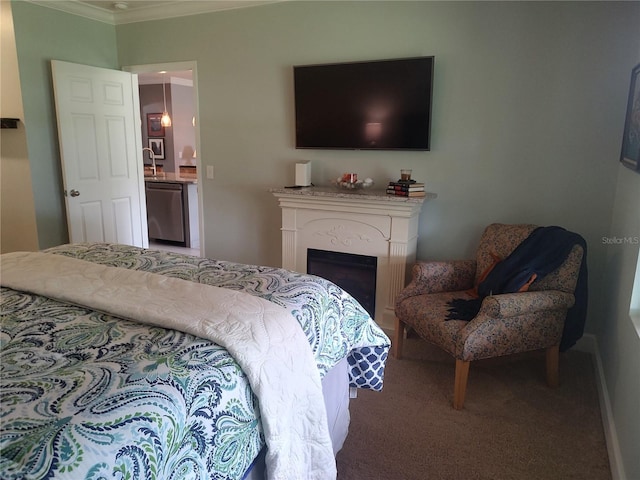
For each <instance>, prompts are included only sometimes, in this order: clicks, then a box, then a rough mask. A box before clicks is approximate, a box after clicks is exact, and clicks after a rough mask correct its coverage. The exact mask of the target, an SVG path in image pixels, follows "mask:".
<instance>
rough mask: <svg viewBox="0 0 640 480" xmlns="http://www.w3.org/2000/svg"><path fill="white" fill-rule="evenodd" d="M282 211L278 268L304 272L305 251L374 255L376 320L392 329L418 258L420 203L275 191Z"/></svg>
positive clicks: (372, 195)
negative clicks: (396, 308) (397, 306)
mask: <svg viewBox="0 0 640 480" xmlns="http://www.w3.org/2000/svg"><path fill="white" fill-rule="evenodd" d="M271 193H273V195H274V196H275V197H277V198H278V200H279V204H280V208H281V209H282V267H283V268H286V269H288V270H294V271H296V272H301V273H306V272H307V249H309V248H316V249H319V250H328V251H333V252H342V253H351V254H357V255H369V256H375V257H377V271H376V318H375V320H376V322H377V323H378V324H379V325H380V326H381V327H383V328H387V329H393V328H394V303H395V298H396V295H397V294H398V292H399V291H400V290H402V288H404V286H405V284H406V282H407V280H408V274H409V273H410V267H411V265H412V264H413V263H414V262H415V259H416V245H417V240H418V223H419V218H420V211H421V209H422V204H423V202H424V201H425V200H427V199H432V198H436V194H433V193H427V194H426V196H425V197H420V198H415V197H413V198H407V197H394V196H392V195H387V194H386V193H385V192H384V191H368V190H359V191H354V192H351V191H341V190H338V189H337V188H321V187H308V188H301V189H288V188H274V189H272V190H271Z"/></svg>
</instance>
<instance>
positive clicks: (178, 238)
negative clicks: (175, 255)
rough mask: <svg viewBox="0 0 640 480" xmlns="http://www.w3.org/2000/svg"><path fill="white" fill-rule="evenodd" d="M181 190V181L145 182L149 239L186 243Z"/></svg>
mask: <svg viewBox="0 0 640 480" xmlns="http://www.w3.org/2000/svg"><path fill="white" fill-rule="evenodd" d="M182 190H183V185H182V184H181V183H170V182H146V186H145V191H146V196H147V223H148V225H149V238H150V239H154V240H169V241H172V242H181V243H183V244H184V243H186V240H185V235H184V204H183V191H182Z"/></svg>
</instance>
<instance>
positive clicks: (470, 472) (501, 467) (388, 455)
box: [337, 338, 611, 480]
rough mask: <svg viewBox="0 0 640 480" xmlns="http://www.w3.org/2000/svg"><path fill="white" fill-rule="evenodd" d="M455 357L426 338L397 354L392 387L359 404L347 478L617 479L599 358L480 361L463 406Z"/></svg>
mask: <svg viewBox="0 0 640 480" xmlns="http://www.w3.org/2000/svg"><path fill="white" fill-rule="evenodd" d="M453 372H454V360H453V358H452V357H450V356H448V355H447V354H445V353H443V352H441V351H440V350H439V349H437V348H436V347H433V346H430V345H428V344H426V343H424V342H422V341H421V340H419V339H417V338H411V339H407V340H406V342H405V352H404V358H403V359H402V360H396V359H395V358H390V359H389V361H388V363H387V369H386V374H385V383H384V389H383V391H382V392H380V393H376V392H371V391H362V390H360V391H359V393H358V398H356V399H353V400H352V401H351V407H350V410H351V426H350V429H349V436H348V437H347V440H346V442H345V445H344V447H343V449H342V450H341V451H340V452H339V453H338V456H337V462H338V479H339V480H376V479H380V480H382V479H385V480H425V479H442V480H458V479H460V480H473V479H487V480H507V479H514V480H526V479H549V480H565V479H576V480H600V479H603V480H609V479H610V478H611V473H610V469H609V460H608V456H607V450H606V444H605V439H604V431H603V427H602V421H601V416H600V407H599V404H598V392H597V387H596V382H595V375H594V369H593V365H592V357H591V356H590V355H588V354H586V353H582V352H578V351H574V350H570V351H569V352H565V353H562V354H561V355H560V386H559V387H558V388H556V389H551V388H549V387H547V385H546V383H545V364H544V352H531V353H527V354H522V355H517V356H511V357H504V358H500V359H491V360H483V361H479V362H475V363H472V364H471V369H470V372H469V384H468V387H467V398H466V401H465V409H464V410H461V411H456V410H453V408H452V407H451V401H452V398H453Z"/></svg>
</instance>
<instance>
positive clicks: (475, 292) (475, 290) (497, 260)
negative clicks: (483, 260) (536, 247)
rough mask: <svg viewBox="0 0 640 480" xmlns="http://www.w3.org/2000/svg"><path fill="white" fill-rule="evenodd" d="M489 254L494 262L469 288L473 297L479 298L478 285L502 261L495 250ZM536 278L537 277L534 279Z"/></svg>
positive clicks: (468, 291)
mask: <svg viewBox="0 0 640 480" xmlns="http://www.w3.org/2000/svg"><path fill="white" fill-rule="evenodd" d="M489 255H491V258H493V262H492V263H491V265H489V266H488V267H487V268H486V269H485V270H484V271H483V272H482V274H481V275H480V278H479V279H478V282H477V283H476V284H475V286H474V287H473V288H471V289H469V290H467V293H468V294H469V295H471V296H472V297H473V298H478V297H479V296H480V295H479V294H478V285H480V284H481V283H482V282H484V280H485V279H486V278H487V275H489V274H490V273H491V270H493V269H494V268H495V267H496V265H497V264H498V263H500V262H501V261H502V258H500V256H498V255H496V254H495V253H493V252H489ZM534 280H535V279H534ZM532 282H533V280H531V281H530V282H529V283H528V284H527V288H529V285H531V283H532ZM523 288H524V287H523Z"/></svg>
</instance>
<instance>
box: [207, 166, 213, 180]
mask: <svg viewBox="0 0 640 480" xmlns="http://www.w3.org/2000/svg"><path fill="white" fill-rule="evenodd" d="M207 178H208V179H209V180H213V165H207Z"/></svg>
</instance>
